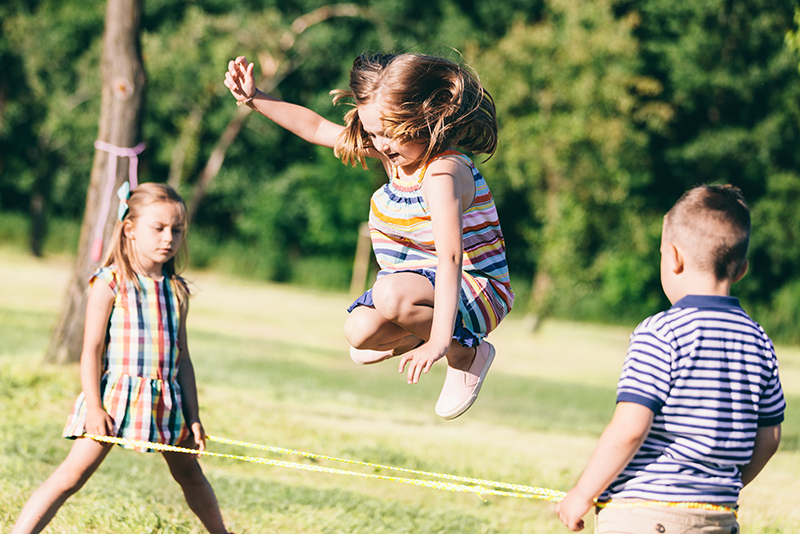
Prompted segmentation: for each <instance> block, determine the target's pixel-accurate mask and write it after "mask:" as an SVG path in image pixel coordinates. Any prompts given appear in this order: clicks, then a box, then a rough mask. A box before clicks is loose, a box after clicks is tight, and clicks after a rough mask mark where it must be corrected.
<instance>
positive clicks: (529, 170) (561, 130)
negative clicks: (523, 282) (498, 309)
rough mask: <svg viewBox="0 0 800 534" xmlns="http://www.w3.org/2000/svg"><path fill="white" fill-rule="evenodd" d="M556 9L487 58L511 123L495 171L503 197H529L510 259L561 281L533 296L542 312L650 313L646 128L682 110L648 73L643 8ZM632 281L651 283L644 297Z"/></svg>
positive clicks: (513, 233)
mask: <svg viewBox="0 0 800 534" xmlns="http://www.w3.org/2000/svg"><path fill="white" fill-rule="evenodd" d="M546 6H547V8H546V10H545V16H544V19H543V20H542V21H541V22H539V23H537V24H535V25H532V26H530V25H526V24H522V23H517V24H516V25H514V27H513V28H512V29H511V30H510V32H509V33H508V34H507V35H506V36H505V37H504V38H503V39H502V40H501V41H500V42H499V43H498V45H497V47H495V48H494V49H492V50H488V51H486V52H485V53H484V54H482V55H481V56H480V60H479V62H478V67H479V71H480V72H482V76H483V79H484V82H485V83H486V85H487V86H488V87H489V88H490V90H491V91H492V92H493V94H494V97H495V100H496V102H497V105H498V116H499V117H500V126H501V140H502V144H501V150H500V151H499V153H498V154H497V156H496V157H495V158H494V160H492V161H491V162H490V163H488V164H486V168H487V169H491V170H490V171H487V173H488V175H489V176H490V178H491V179H492V180H493V182H492V183H493V184H499V187H498V186H497V185H494V186H493V188H494V190H495V192H496V194H497V195H498V196H499V198H500V199H502V200H505V199H507V198H509V197H517V198H522V199H524V200H522V201H517V202H518V205H517V206H516V208H517V209H516V210H515V211H513V212H511V213H509V212H508V211H503V209H502V207H501V208H500V214H501V220H502V222H503V225H504V229H505V233H506V235H507V239H508V242H509V249H510V262H511V265H512V268H516V269H517V270H518V271H519V270H521V269H520V267H521V266H522V265H524V266H525V269H524V270H529V269H531V268H532V269H533V270H534V271H535V272H536V273H537V277H544V276H546V277H547V279H548V280H549V281H550V283H551V284H552V285H551V287H549V288H548V290H547V291H546V292H544V293H539V294H537V295H536V297H535V299H539V300H538V301H537V300H534V302H532V309H533V311H534V312H536V313H538V314H542V315H547V314H549V313H553V312H555V313H558V314H562V315H563V314H569V315H572V316H581V315H584V316H585V315H586V314H587V313H589V310H591V309H595V310H596V311H599V310H602V309H606V310H607V309H609V308H610V309H611V310H613V311H614V312H620V311H624V310H627V311H628V312H629V313H633V314H636V313H639V314H641V312H642V310H643V309H646V306H647V305H648V304H649V305H652V298H649V297H647V289H648V288H647V287H646V286H647V285H648V283H649V282H650V281H651V280H652V274H653V272H652V269H645V270H640V269H635V268H633V267H634V266H639V265H642V264H644V263H646V261H645V258H647V261H650V258H651V257H652V253H653V239H654V235H653V232H652V231H649V230H648V229H649V228H651V227H652V222H651V221H652V218H651V217H652V215H649V214H648V213H647V212H646V211H642V210H640V209H637V208H638V206H637V204H638V202H637V201H636V200H635V199H634V195H633V194H632V192H633V190H634V189H635V188H637V187H642V186H643V185H646V184H647V183H648V182H649V180H650V174H649V167H648V165H647V162H648V156H647V152H646V150H645V149H646V143H647V133H646V132H647V129H648V128H650V129H655V130H658V129H663V128H664V127H665V124H666V123H667V121H668V120H669V119H670V117H671V108H670V107H669V106H668V105H667V104H664V103H661V102H659V101H658V100H657V97H658V96H659V93H660V85H659V83H658V82H657V81H656V80H654V79H651V78H646V77H642V76H640V75H639V74H638V73H637V70H638V68H639V62H640V59H639V57H638V55H637V44H636V42H635V40H634V39H633V36H632V29H633V28H634V26H635V24H636V19H635V17H633V16H627V17H623V18H617V17H615V15H614V13H613V11H612V7H613V6H612V4H611V3H609V2H607V1H602V0H599V1H593V2H583V3H581V4H580V5H578V4H575V3H573V2H558V1H551V2H547V3H546ZM519 204H521V205H519ZM656 237H657V236H656ZM629 277H630V280H629V279H628V278H629ZM624 285H628V286H629V287H630V288H631V290H632V292H638V291H641V292H639V293H637V294H638V295H639V297H638V298H637V299H635V300H634V303H631V302H630V301H627V302H624V300H626V299H627V297H629V296H630V295H631V292H628V291H623V290H621V287H622V286H624ZM603 287H605V289H601V288H603ZM598 289H600V292H599V293H597V290H598ZM642 292H643V293H644V294H642ZM556 294H557V295H558V299H555V295H556ZM598 297H599V299H600V300H601V301H600V302H598ZM632 304H633V305H632ZM570 310H571V311H570Z"/></svg>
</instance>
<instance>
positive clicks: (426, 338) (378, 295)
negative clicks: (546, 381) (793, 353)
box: [225, 54, 514, 419]
mask: <svg viewBox="0 0 800 534" xmlns="http://www.w3.org/2000/svg"><path fill="white" fill-rule="evenodd" d="M225 85H226V86H227V87H228V88H229V89H230V91H231V93H233V96H234V97H236V100H237V104H246V105H247V106H249V107H251V108H252V109H254V110H256V111H258V112H259V113H261V114H262V115H264V116H265V117H267V118H268V119H270V120H272V121H273V122H275V123H276V124H278V125H279V126H281V127H283V128H286V129H287V130H289V131H290V132H292V133H294V134H296V135H298V136H299V137H301V138H303V139H305V140H306V141H309V142H311V143H314V144H317V145H321V146H325V147H329V148H333V149H334V153H335V154H336V155H337V156H339V157H341V159H342V161H343V162H345V163H350V164H352V165H355V164H356V161H358V162H359V163H360V164H361V166H362V167H364V168H365V169H366V162H365V158H366V157H373V158H378V159H379V160H380V161H381V163H382V164H383V168H384V169H385V170H386V174H387V175H388V176H389V182H388V183H387V184H386V185H384V186H383V187H382V188H380V189H379V190H378V191H376V192H375V194H374V195H373V196H372V201H371V203H370V215H369V223H370V234H371V238H372V246H373V249H374V252H375V256H376V258H377V260H378V263H379V265H380V268H381V270H380V272H379V273H378V279H377V281H376V282H375V284H374V285H373V287H372V289H370V290H369V291H367V292H366V293H364V295H362V296H361V297H359V298H358V299H357V300H356V301H355V302H354V303H353V305H352V306H351V307H350V310H349V311H350V315H349V316H348V318H347V321H346V322H345V325H344V331H345V336H346V337H347V339H348V341H349V342H350V344H351V346H352V348H351V351H350V355H351V357H352V359H353V360H354V361H355V362H356V363H359V364H371V363H377V362H380V361H383V360H385V359H387V358H391V357H393V356H400V355H402V358H401V359H400V365H399V372H401V373H402V372H404V370H405V369H406V366H408V371H407V379H408V383H409V384H413V383H417V381H418V380H419V378H420V375H421V373H427V372H428V370H429V369H430V368H431V365H432V364H433V363H434V362H435V361H437V360H439V359H440V358H442V357H446V358H447V364H448V367H447V376H446V378H445V383H444V387H443V388H442V392H441V395H440V396H439V400H438V402H437V403H436V413H437V414H438V415H440V416H441V417H444V418H445V419H453V418H455V417H458V416H459V415H461V414H462V413H464V412H465V411H466V410H467V409H468V408H469V407H470V406H471V405H472V403H473V402H474V401H475V398H476V397H477V395H478V392H479V390H480V387H481V385H482V383H483V380H484V377H485V376H486V373H487V372H488V370H489V367H490V366H491V364H492V361H493V359H494V354H495V351H494V347H492V346H491V345H490V344H489V343H488V342H485V341H483V338H484V337H485V336H486V335H487V334H488V333H489V332H491V331H492V330H493V329H494V328H495V327H496V326H497V324H498V323H499V322H500V321H501V320H502V319H503V318H504V317H505V316H506V315H507V314H508V312H509V311H510V310H511V306H512V304H513V301H514V293H513V291H512V290H511V286H510V283H509V277H508V265H507V263H506V256H505V243H504V240H503V234H502V232H501V230H500V223H499V221H498V217H497V211H496V210H495V205H494V200H493V199H492V195H491V193H490V192H489V188H488V186H487V185H486V181H485V180H484V178H483V177H482V176H481V174H480V173H479V172H478V170H477V169H476V168H475V166H474V165H473V164H472V161H471V160H470V159H469V158H468V157H467V156H465V155H463V154H461V153H459V152H457V151H456V150H455V149H456V148H459V147H460V148H464V149H466V150H467V151H470V152H474V153H485V154H489V155H491V154H493V153H494V151H495V149H496V147H497V120H496V117H495V107H494V102H493V100H492V97H491V96H490V95H489V93H488V92H487V91H485V90H484V89H483V87H481V85H480V83H479V82H478V80H477V79H476V77H475V76H474V75H473V74H472V73H471V72H470V71H469V70H467V69H466V68H464V67H463V66H461V65H458V64H456V63H453V62H451V61H448V60H445V59H442V58H438V57H432V56H427V55H417V54H399V55H394V54H375V55H361V56H359V57H358V58H356V60H355V61H354V63H353V68H352V70H351V71H350V90H349V91H334V93H333V94H335V97H334V102H339V101H341V100H343V99H351V100H353V101H354V103H355V107H354V109H352V110H351V111H349V112H348V113H347V114H346V116H345V125H344V126H340V125H338V124H334V123H332V122H330V121H328V120H326V119H324V118H322V117H321V116H320V115H318V114H316V113H315V112H313V111H311V110H309V109H307V108H304V107H301V106H297V105H294V104H290V103H287V102H283V101H281V100H278V99H276V98H274V97H271V96H269V95H267V94H264V93H262V92H260V91H259V90H258V89H257V88H256V86H255V77H254V75H253V64H252V63H248V62H247V60H246V59H245V58H244V57H238V58H236V60H234V61H231V62H230V63H229V64H228V72H227V73H226V75H225Z"/></svg>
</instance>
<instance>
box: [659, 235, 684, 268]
mask: <svg viewBox="0 0 800 534" xmlns="http://www.w3.org/2000/svg"><path fill="white" fill-rule="evenodd" d="M663 254H664V257H665V259H666V260H667V267H668V268H669V270H670V271H672V272H673V273H675V274H681V273H682V272H683V269H684V257H683V252H682V251H681V249H680V247H678V246H677V245H675V244H674V243H670V242H669V241H667V242H665V243H664V252H663Z"/></svg>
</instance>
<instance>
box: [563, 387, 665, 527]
mask: <svg viewBox="0 0 800 534" xmlns="http://www.w3.org/2000/svg"><path fill="white" fill-rule="evenodd" d="M653 415H654V414H653V412H652V410H650V409H649V408H647V407H645V406H643V405H641V404H636V403H633V402H620V403H618V404H617V408H616V410H615V411H614V417H612V418H611V422H610V423H609V424H608V426H607V427H606V429H605V430H604V431H603V435H602V436H600V441H598V443H597V447H596V448H595V450H594V453H593V454H592V457H591V459H590V460H589V465H587V466H586V470H585V471H584V472H583V474H582V475H581V478H580V479H579V480H578V483H577V484H576V485H575V487H574V488H572V489H571V490H570V491H569V492H568V493H567V495H566V497H564V500H562V501H561V502H560V503H558V504H557V505H556V513H557V514H558V517H559V518H560V519H561V521H562V522H563V523H564V524H565V525H566V526H567V527H568V528H569V529H570V530H574V531H578V530H582V529H583V526H584V523H583V519H581V518H582V517H583V516H584V514H586V512H588V511H589V509H590V508H591V507H592V505H593V504H594V499H595V498H597V497H598V496H599V495H600V494H601V493H602V492H603V490H605V489H606V488H607V487H608V486H609V485H610V484H611V483H612V482H613V481H614V479H615V478H616V477H617V475H619V474H620V473H621V472H622V470H623V469H624V468H625V466H627V465H628V462H630V461H631V459H632V458H633V457H634V455H635V454H636V452H637V451H638V450H639V447H641V445H642V442H643V441H644V439H645V438H646V437H647V433H648V432H649V431H650V425H651V424H652V423H653Z"/></svg>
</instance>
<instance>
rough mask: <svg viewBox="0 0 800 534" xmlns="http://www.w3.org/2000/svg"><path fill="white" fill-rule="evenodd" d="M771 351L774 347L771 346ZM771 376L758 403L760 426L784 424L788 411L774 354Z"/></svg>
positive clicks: (773, 354)
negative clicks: (785, 414) (785, 413)
mask: <svg viewBox="0 0 800 534" xmlns="http://www.w3.org/2000/svg"><path fill="white" fill-rule="evenodd" d="M770 349H772V347H771V346H770ZM772 362H773V365H772V367H771V374H770V376H769V377H768V379H767V384H766V387H765V388H764V392H763V394H762V395H761V401H760V402H759V403H758V426H760V427H766V426H775V425H779V424H781V423H782V422H783V417H784V412H785V411H786V399H785V398H784V396H783V388H782V387H781V379H780V375H779V373H778V359H777V358H776V357H775V353H774V352H772Z"/></svg>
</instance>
